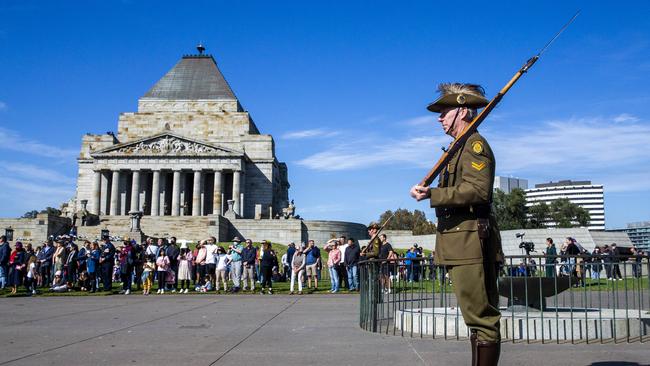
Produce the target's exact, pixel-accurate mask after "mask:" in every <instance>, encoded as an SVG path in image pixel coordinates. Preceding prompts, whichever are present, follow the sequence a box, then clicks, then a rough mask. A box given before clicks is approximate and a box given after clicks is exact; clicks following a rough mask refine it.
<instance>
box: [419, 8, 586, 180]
mask: <svg viewBox="0 0 650 366" xmlns="http://www.w3.org/2000/svg"><path fill="white" fill-rule="evenodd" d="M578 14H580V11H579V10H578V12H577V13H576V14H575V15H574V16H573V17H572V18H571V19H570V20H569V21H568V22H567V23H566V24H565V25H564V26H563V27H562V29H560V31H559V32H557V34H556V35H555V37H553V38H552V39H551V40H550V41H548V42H547V43H546V45H545V46H544V47H543V48H542V50H541V51H539V52H538V53H537V54H536V55H535V56H533V57H531V58H529V59H528V61H526V63H525V64H524V66H522V67H521V68H520V69H519V70H518V71H517V73H515V76H513V77H512V79H510V81H508V83H507V84H506V85H505V86H504V87H503V88H502V89H501V90H500V91H499V92H498V93H497V95H496V96H495V97H494V98H492V100H491V101H490V103H488V105H487V106H485V108H484V109H483V110H482V111H481V113H479V114H478V115H477V116H476V117H475V118H474V120H473V121H472V122H471V123H470V124H469V125H467V127H465V129H464V130H463V131H462V132H461V133H460V135H458V136H457V137H456V138H455V139H454V141H452V142H451V143H450V144H449V147H448V148H447V149H444V148H443V151H444V153H443V154H442V156H441V157H440V159H438V162H437V163H436V165H435V166H434V167H433V168H431V170H429V172H428V173H427V175H426V176H425V177H424V179H422V181H421V182H420V184H419V185H420V186H423V187H428V186H430V185H431V183H432V182H433V180H434V179H435V178H436V177H437V176H438V174H440V172H441V171H442V169H443V167H444V166H445V165H447V163H449V160H451V158H452V157H453V156H454V154H455V153H456V152H457V151H458V149H460V148H461V147H462V146H463V145H465V142H466V141H467V139H468V138H469V137H470V136H471V135H472V134H473V133H474V132H475V131H476V130H477V129H478V126H480V125H481V122H483V120H485V118H487V116H488V115H489V114H490V112H492V110H493V109H494V107H496V106H497V104H499V102H500V101H501V99H503V97H504V96H505V95H506V93H508V91H509V90H510V88H512V86H513V85H515V83H516V82H517V80H519V78H520V77H521V76H522V75H524V74H525V73H526V72H527V71H528V70H529V69H530V68H531V67H532V66H533V65H534V64H535V62H537V60H539V57H540V56H541V55H542V53H544V51H546V49H547V48H548V47H549V46H550V45H551V43H553V41H555V39H556V38H557V37H559V36H560V34H562V32H564V30H565V29H566V28H567V27H568V26H569V25H570V24H571V23H573V21H574V20H575V18H576V17H577V16H578Z"/></svg>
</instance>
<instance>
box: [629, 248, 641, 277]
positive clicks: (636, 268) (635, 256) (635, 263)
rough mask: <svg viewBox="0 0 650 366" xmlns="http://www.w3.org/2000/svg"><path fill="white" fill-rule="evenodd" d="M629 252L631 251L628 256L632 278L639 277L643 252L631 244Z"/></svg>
mask: <svg viewBox="0 0 650 366" xmlns="http://www.w3.org/2000/svg"><path fill="white" fill-rule="evenodd" d="M630 252H631V253H632V257H631V258H630V259H631V260H632V276H634V278H641V276H642V269H643V267H642V264H641V261H642V260H643V253H642V252H641V251H640V250H639V249H638V248H637V247H636V246H632V248H630Z"/></svg>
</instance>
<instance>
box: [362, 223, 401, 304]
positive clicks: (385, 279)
mask: <svg viewBox="0 0 650 366" xmlns="http://www.w3.org/2000/svg"><path fill="white" fill-rule="evenodd" d="M368 232H369V233H370V232H371V231H370V227H369V228H368ZM379 243H380V244H379V245H380V247H379V248H375V249H373V252H375V253H377V254H376V257H377V259H381V260H386V259H388V255H389V254H390V252H391V251H392V250H393V246H392V245H391V244H390V242H389V241H388V236H386V234H379ZM396 255H397V254H396ZM380 273H381V274H380V278H379V280H380V282H381V285H382V288H383V291H384V292H385V293H389V292H390V287H391V286H390V270H389V268H388V265H387V263H386V262H384V264H382V265H381V272H380Z"/></svg>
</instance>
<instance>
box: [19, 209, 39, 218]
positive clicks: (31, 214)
mask: <svg viewBox="0 0 650 366" xmlns="http://www.w3.org/2000/svg"><path fill="white" fill-rule="evenodd" d="M36 215H38V211H36V210H31V211H27V212H25V213H24V214H23V215H22V216H21V217H20V218H21V219H35V218H36Z"/></svg>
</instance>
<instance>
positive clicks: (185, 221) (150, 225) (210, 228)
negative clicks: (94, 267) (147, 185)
mask: <svg viewBox="0 0 650 366" xmlns="http://www.w3.org/2000/svg"><path fill="white" fill-rule="evenodd" d="M140 227H141V229H142V232H143V233H144V234H145V235H147V236H152V237H169V236H175V237H176V238H177V239H178V240H187V241H191V242H196V241H197V240H200V239H205V238H206V237H208V236H210V235H214V236H216V237H218V235H215V233H218V227H219V217H217V216H214V215H210V216H144V217H143V218H142V220H141V221H140ZM130 228H131V219H130V217H129V216H102V217H100V223H99V225H96V226H80V227H78V228H77V235H78V236H79V237H82V238H84V239H89V240H94V239H97V238H99V237H100V235H101V231H102V230H103V229H108V230H109V232H110V235H111V236H119V237H121V238H124V237H128V236H129V231H130Z"/></svg>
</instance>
